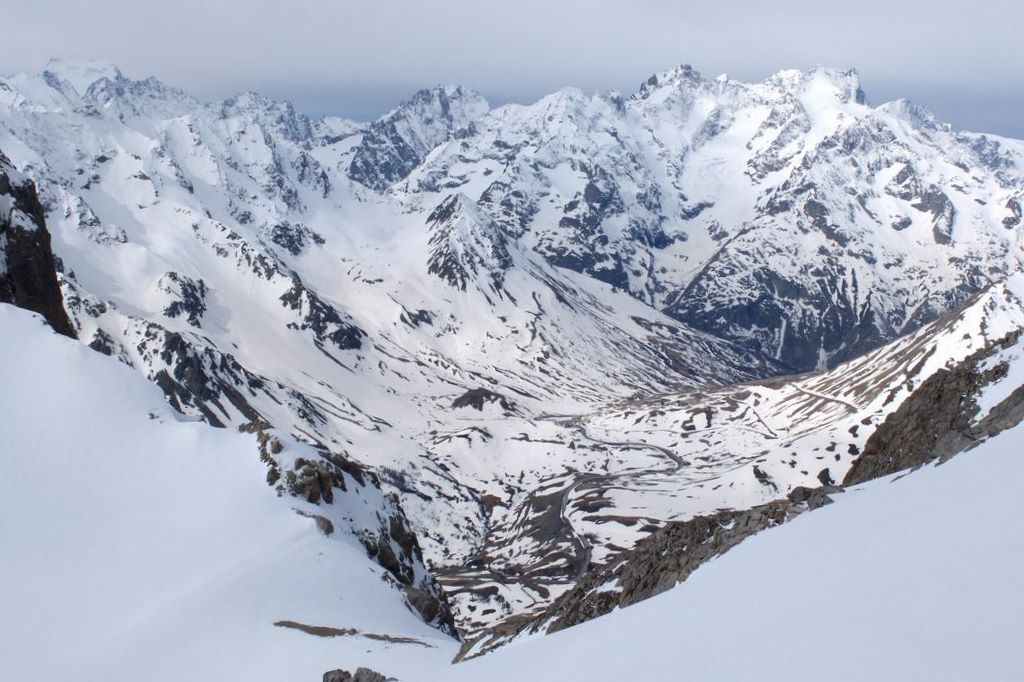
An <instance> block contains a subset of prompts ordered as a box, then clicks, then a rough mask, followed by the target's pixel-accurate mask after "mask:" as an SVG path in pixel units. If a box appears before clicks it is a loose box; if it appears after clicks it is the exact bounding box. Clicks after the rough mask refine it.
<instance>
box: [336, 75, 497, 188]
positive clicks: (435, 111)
mask: <svg viewBox="0 0 1024 682" xmlns="http://www.w3.org/2000/svg"><path fill="white" fill-rule="evenodd" d="M488 108H489V107H488V105H487V101H486V100H485V99H484V98H483V97H481V96H480V95H479V94H477V93H475V92H473V91H471V90H467V89H466V88H462V87H440V86H439V87H436V88H433V89H430V90H420V91H419V92H417V93H416V94H415V95H414V96H413V97H412V99H410V100H409V101H408V102H403V103H402V104H401V105H399V106H398V108H396V109H395V110H394V111H392V112H391V113H389V114H387V115H386V116H384V117H383V118H381V119H378V120H377V121H374V122H373V123H372V124H371V125H370V127H369V128H368V129H367V130H366V132H364V133H363V138H362V140H361V141H360V143H359V146H358V147H356V150H355V154H354V155H353V156H352V161H351V163H350V165H349V169H348V174H349V177H351V178H352V179H353V180H355V181H356V182H359V183H361V184H363V185H366V186H367V187H370V188H372V189H375V190H377V191H383V190H385V189H387V188H388V187H389V186H391V185H392V184H394V183H396V182H398V181H399V180H402V179H404V178H405V177H406V176H408V175H409V173H411V172H412V171H413V170H414V169H415V168H416V167H417V166H419V165H420V163H422V161H423V159H424V158H425V157H426V155H427V154H428V153H429V152H430V150H432V149H433V148H434V147H436V146H438V145H439V144H441V143H442V142H446V141H447V140H449V139H451V138H452V137H453V136H458V135H460V134H463V133H464V132H465V131H466V130H467V129H468V128H469V127H470V126H472V124H473V122H474V121H476V120H477V119H479V118H480V117H481V116H483V115H484V114H486V113H487V110H488Z"/></svg>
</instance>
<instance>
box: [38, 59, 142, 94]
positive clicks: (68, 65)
mask: <svg viewBox="0 0 1024 682" xmlns="http://www.w3.org/2000/svg"><path fill="white" fill-rule="evenodd" d="M42 75H43V77H44V78H47V79H48V80H50V81H51V82H54V83H60V82H62V81H63V82H66V83H69V84H70V85H71V87H73V88H74V89H75V92H76V93H77V94H78V95H84V94H85V93H86V91H87V90H88V89H89V86H90V85H92V84H93V83H95V82H96V81H98V80H101V79H104V78H107V79H109V80H111V81H117V80H121V79H123V78H124V75H123V74H122V73H121V70H120V69H119V68H117V67H116V66H114V65H113V64H111V63H109V62H104V61H98V60H88V59H50V60H49V61H48V62H47V63H46V66H45V67H44V69H43V71H42Z"/></svg>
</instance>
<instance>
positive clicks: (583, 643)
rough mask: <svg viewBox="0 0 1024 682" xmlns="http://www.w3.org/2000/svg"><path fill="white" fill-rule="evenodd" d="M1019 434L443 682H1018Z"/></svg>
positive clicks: (760, 539)
mask: <svg viewBox="0 0 1024 682" xmlns="http://www.w3.org/2000/svg"><path fill="white" fill-rule="evenodd" d="M1022 439H1024V429H1022V428H1021V427H1018V428H1016V429H1014V430H1013V431H1009V432H1006V433H1004V434H1002V435H1000V436H998V437H997V438H995V439H993V440H991V441H988V442H986V443H983V444H982V445H980V446H978V447H977V448H976V449H974V450H972V451H971V452H969V453H967V454H964V455H961V456H960V457H957V458H955V459H953V460H951V461H949V462H947V463H946V464H943V465H942V466H938V467H927V468H925V469H924V470H921V471H917V472H915V473H913V474H910V475H908V476H905V477H895V479H893V478H888V479H883V480H879V481H875V482H872V483H869V484H866V485H864V486H862V487H858V488H857V489H855V490H851V491H848V492H847V493H845V494H843V495H841V496H839V497H838V498H837V502H836V504H833V505H830V506H828V507H826V508H823V509H821V510H818V511H815V512H814V513H811V514H807V515H805V516H801V517H800V518H798V519H796V520H794V521H792V522H791V523H788V524H786V525H784V526H782V527H780V528H778V529H775V530H771V531H768V532H766V533H763V534H761V535H758V536H756V537H754V538H752V539H749V540H747V541H746V542H744V543H743V544H742V545H740V546H739V547H737V548H736V549H734V550H732V551H731V552H729V553H728V554H726V555H725V556H723V557H721V558H719V559H716V560H714V561H712V562H710V563H708V564H705V565H704V566H703V567H702V568H700V569H698V571H697V572H696V573H695V574H694V575H693V576H692V577H691V578H690V579H689V580H688V581H687V582H686V583H684V584H683V585H680V586H679V587H677V588H675V589H673V590H671V591H669V592H667V593H665V594H663V595H661V596H658V597H656V598H654V599H651V600H649V601H646V602H644V603H642V604H637V605H636V606H631V607H629V608H628V609H625V610H622V611H616V612H615V613H613V614H611V615H609V616H605V617H603V618H600V619H598V620H595V621H591V622H589V623H584V624H583V625H580V626H578V627H575V628H573V629H571V630H566V631H563V632H559V633H557V634H554V635H549V636H547V637H542V638H534V639H530V640H528V641H524V642H522V643H519V644H516V645H514V646H510V647H507V648H505V649H502V650H500V651H497V652H495V653H494V654H492V655H490V656H485V657H483V658H480V659H475V660H472V661H468V662H466V663H462V664H460V665H458V666H456V668H455V669H454V674H453V675H451V676H450V677H447V678H439V679H452V680H461V679H466V680H513V679H515V680H521V679H533V680H620V679H621V680H628V679H642V680H650V681H651V682H656V681H659V680H665V681H666V682H668V681H669V680H679V679H693V680H702V681H708V682H711V681H714V680H722V681H723V682H724V681H726V680H764V681H765V682H771V681H773V680H780V681H781V680H792V679H813V678H818V677H825V678H827V679H829V680H835V681H836V682H842V681H845V680H850V681H851V682H854V681H858V682H859V681H861V680H868V679H870V680H878V681H879V682H883V681H892V682H897V681H902V680H932V681H934V682H940V681H944V680H949V681H950V682H954V681H959V680H967V679H970V680H985V681H987V682H996V681H998V680H1014V679H1020V678H1021V676H1022V675H1024V661H1022V660H1021V658H1020V656H1019V655H1018V651H1017V649H1018V646H1017V644H1018V636H1019V631H1020V628H1019V623H1020V619H1021V615H1022V614H1024V573H1022V572H1021V571H1020V565H1021V562H1022V561H1024V539H1022V538H1021V535H1020V534H1019V533H1016V532H1013V531H1012V530H1008V528H1007V526H1006V524H1005V523H1004V522H1003V521H1005V520H1007V519H1013V518H1015V517H1016V515H1017V510H1016V507H1017V495H1016V486H1017V482H1018V481H1019V480H1020V479H1021V477H1022V476H1024V457H1022V454H1024V453H1022V448H1021V442H1022ZM410 679H413V678H410ZM423 679H428V678H427V677H424V678H423Z"/></svg>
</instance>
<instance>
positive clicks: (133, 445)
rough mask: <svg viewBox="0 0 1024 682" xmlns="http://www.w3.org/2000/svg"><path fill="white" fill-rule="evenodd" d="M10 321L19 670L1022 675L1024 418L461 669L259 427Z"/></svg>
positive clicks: (6, 628)
mask: <svg viewBox="0 0 1024 682" xmlns="http://www.w3.org/2000/svg"><path fill="white" fill-rule="evenodd" d="M0 328H2V329H3V330H4V333H3V334H0V356H2V357H4V358H5V362H4V363H3V365H2V366H0V385H3V386H4V390H3V391H2V392H0V415H2V423H3V447H2V449H0V538H2V542H0V576H2V578H3V582H4V589H3V590H2V592H0V643H2V644H0V649H2V654H3V655H2V656H0V679H3V680H17V681H19V682H36V681H38V682H50V681H52V680H66V679H78V680H102V681H103V682H122V681H123V682H139V681H146V682H159V681H162V680H167V681H171V680H174V681H175V682H181V681H188V682H207V681H209V682H214V681H220V680H228V679H231V680H244V681H245V682H262V681H264V680H265V681H267V682H271V681H273V682H292V681H294V682H301V681H305V680H314V681H315V680H319V679H320V677H321V675H322V674H323V672H324V671H327V670H329V669H333V668H338V667H341V668H346V669H349V670H354V669H355V668H356V667H358V666H367V667H371V668H374V669H376V670H379V671H380V672H382V673H385V674H387V675H389V676H393V677H395V678H397V679H399V680H401V681H402V682H413V681H423V682H428V681H429V682H435V681H439V680H452V681H454V682H458V681H461V680H466V681H467V682H469V681H471V680H472V681H474V682H480V681H483V680H487V681H493V682H501V681H503V680H510V681H511V680H517V681H518V680H538V681H543V680H559V681H567V680H570V681H571V680H653V681H657V680H666V681H667V680H681V679H685V680H695V681H700V682H706V681H712V680H730V681H732V680H790V679H819V678H821V679H828V680H833V681H842V680H851V681H853V680H857V681H860V680H930V681H937V680H966V679H971V680H992V681H997V680H1014V679H1022V678H1024V661H1022V660H1021V658H1020V656H1019V653H1018V645H1019V634H1020V622H1021V619H1022V617H1024V571H1021V570H1020V567H1021V565H1024V536H1022V535H1021V534H1020V533H1019V532H1017V531H1016V527H1015V523H1014V522H1015V520H1016V518H1017V516H1018V499H1019V495H1018V494H1017V491H1018V487H1019V485H1020V483H1019V482H1020V480H1022V477H1024V458H1022V457H1021V456H1020V455H1021V450H1022V449H1024V447H1022V443H1024V427H1017V428H1015V429H1013V430H1011V431H1008V432H1005V433H1003V434H1002V435H1000V436H998V437H997V438H996V439H993V440H991V441H989V442H986V443H984V444H982V445H980V446H979V447H977V448H976V449H974V450H972V451H970V452H968V453H966V454H963V455H961V456H959V457H956V458H954V459H953V460H951V461H949V462H948V463H946V464H944V465H942V466H938V467H926V468H924V469H923V470H921V471H918V472H915V473H913V474H912V475H909V476H903V477H889V478H887V479H882V480H878V481H875V482H872V483H870V484H866V485H863V486H860V487H858V488H856V489H852V490H850V491H848V492H847V493H845V494H841V495H838V496H836V503H835V504H833V505H830V506H828V507H825V508H822V509H820V510H817V511H815V512H814V513H811V514H805V515H801V516H800V517H798V518H797V519H795V520H794V521H792V522H791V523H787V524H785V525H783V526H781V527H779V528H777V529H774V530H771V531H769V532H765V533H761V534H759V535H757V536H755V537H753V538H751V539H749V540H747V541H746V542H744V543H742V544H741V545H740V546H739V547H737V548H736V549H734V550H732V551H730V552H729V553H728V554H726V555H724V556H722V557H720V558H718V559H715V560H713V561H711V562H709V563H708V564H705V565H704V566H702V567H701V568H700V569H698V570H697V572H696V573H695V574H694V575H693V576H692V577H691V578H690V579H689V580H688V581H687V582H685V583H684V584H682V585H680V586H679V587H677V588H675V589H673V590H671V591H669V592H667V593H665V594H663V595H661V596H659V597H656V598H654V599H651V600H648V601H646V602H644V603H641V604H639V605H636V606H633V607H630V608H628V609H624V610H621V611H617V612H614V613H613V614H611V615H610V616H607V617H604V618H600V619H597V620H594V621H591V622H588V623H584V624H583V625H580V626H577V627H575V628H572V629H569V630H566V631H563V632H560V633H557V634H554V635H550V636H546V637H535V638H530V639H527V640H524V641H521V642H516V643H513V644H512V645H510V646H507V647H505V648H502V649H500V650H499V651H497V652H495V653H493V654H491V655H488V656H485V657H483V658H479V659H475V660H471V661H468V662H465V663H462V664H458V665H455V666H452V665H451V664H450V663H449V662H450V661H451V659H452V657H453V656H454V655H455V653H456V651H457V649H458V645H457V643H456V642H454V641H453V640H450V639H447V638H445V637H444V636H443V635H441V634H439V633H438V632H437V631H435V630H433V629H431V628H429V627H428V626H426V625H424V624H423V623H422V622H421V621H420V620H419V619H418V618H417V617H416V616H415V615H413V614H412V613H411V612H409V611H408V610H407V609H406V607H405V606H404V604H403V603H402V600H401V598H400V596H399V595H398V593H397V592H396V591H394V590H393V589H391V588H390V587H389V586H388V585H387V584H386V583H385V582H384V580H383V578H382V573H383V571H381V570H380V569H379V568H378V567H377V566H376V565H375V564H373V563H372V562H371V561H370V560H369V559H367V558H366V555H365V553H364V551H363V550H362V548H361V547H360V546H359V545H358V544H357V543H356V541H355V540H354V539H353V538H351V537H350V536H347V535H345V534H344V533H340V532H339V533H336V534H334V535H332V536H331V538H330V539H328V540H325V539H324V538H323V537H322V536H321V535H320V534H319V533H318V531H317V530H316V525H315V523H314V522H313V521H312V520H310V519H308V518H304V517H302V516H300V515H298V514H289V513H287V512H284V513H282V505H284V504H292V502H291V501H288V500H281V499H278V498H277V497H276V495H275V493H274V491H273V489H271V488H269V487H267V486H266V485H265V484H263V483H262V477H263V476H264V475H265V472H266V469H265V467H264V466H263V464H262V463H260V461H259V459H258V455H257V449H256V443H255V437H253V436H248V435H243V434H240V433H237V432H235V431H233V430H227V429H225V430H217V429H212V428H210V427H209V426H207V425H205V424H202V423H196V422H193V421H182V418H181V417H180V416H178V415H176V413H174V412H173V411H172V410H171V409H170V408H169V407H168V406H167V405H166V403H165V402H164V399H163V397H162V395H161V394H160V393H159V391H158V389H156V388H155V387H154V386H152V385H150V384H148V383H147V382H145V381H144V380H143V379H142V378H141V377H139V376H138V375H137V374H136V373H134V372H133V371H132V370H130V369H129V368H126V367H124V366H122V365H120V364H119V363H117V362H116V361H114V360H112V359H110V358H105V357H103V356H101V355H99V354H97V353H93V352H92V351H90V350H89V349H87V348H85V347H84V346H82V345H79V344H76V343H75V342H73V341H71V340H68V339H65V338H62V337H59V336H56V335H54V334H53V333H52V332H50V330H49V329H48V328H47V327H45V326H44V324H43V323H42V322H41V321H40V320H39V318H37V317H35V316H33V315H30V314H29V313H26V312H25V311H22V310H16V309H14V308H11V307H10V306H4V305H0ZM68 377H73V378H74V380H73V381H69V380H68ZM298 504H299V503H298V502H295V503H294V505H293V506H295V505H298ZM281 620H290V621H295V622H298V623H303V624H308V625H318V626H327V627H333V628H339V629H347V628H353V629H357V630H359V631H361V632H363V633H372V634H386V635H390V636H400V637H408V638H414V639H415V640H417V641H409V642H404V643H396V642H392V641H386V640H381V639H374V638H368V637H365V636H361V635H358V634H355V635H347V636H338V637H320V636H316V635H313V634H307V633H306V632H303V631H301V630H297V629H294V628H281V627H275V626H274V623H275V622H276V621H281Z"/></svg>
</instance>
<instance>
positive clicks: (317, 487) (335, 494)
mask: <svg viewBox="0 0 1024 682" xmlns="http://www.w3.org/2000/svg"><path fill="white" fill-rule="evenodd" d="M239 430H240V431H242V432H244V433H252V434H255V435H256V438H257V443H258V447H259V452H260V460H261V461H263V463H264V464H266V465H267V483H268V485H271V486H273V487H275V489H276V490H277V491H278V494H285V493H287V494H289V495H292V496H293V497H296V498H299V499H302V500H305V501H306V502H308V503H310V504H314V505H321V504H323V505H334V504H335V503H336V502H337V503H338V504H339V505H344V500H345V498H346V496H351V499H352V501H351V504H353V505H360V506H363V505H365V504H372V505H373V513H372V514H371V515H370V517H371V518H374V517H375V518H376V522H375V523H374V522H372V521H371V522H370V523H369V525H368V526H366V527H357V526H353V527H352V528H351V530H352V531H353V532H354V533H355V535H356V537H357V538H358V539H359V541H360V542H361V543H362V545H363V547H364V548H365V549H366V552H367V554H368V555H369V556H370V558H371V559H373V560H375V561H376V562H377V563H378V564H379V565H380V566H381V568H383V569H384V570H386V571H387V572H388V575H390V576H391V578H392V579H393V580H394V581H395V583H396V584H397V586H398V587H399V588H400V589H401V590H402V592H403V593H404V594H405V597H406V602H407V603H408V605H409V606H410V608H412V610H413V611H415V612H416V613H417V614H419V616H420V617H421V618H423V620H424V621H426V622H427V623H430V624H431V625H434V626H436V627H438V628H439V629H441V630H442V631H444V632H447V633H449V634H453V635H454V634H456V630H455V623H454V618H453V616H452V612H451V607H450V606H449V604H448V600H447V598H446V597H445V594H444V592H443V590H442V589H441V587H440V586H439V585H438V583H437V581H436V580H435V579H434V577H433V575H431V573H430V572H429V571H428V570H427V569H426V566H425V563H424V561H423V552H422V549H421V548H420V544H419V540H418V538H417V537H416V533H415V532H414V531H413V530H412V526H411V524H410V523H409V519H408V518H407V517H406V515H405V511H404V510H403V509H402V505H401V503H400V502H399V500H398V498H397V497H396V496H394V495H388V494H386V493H385V492H384V491H383V486H382V484H381V481H380V479H379V478H378V476H377V475H376V474H375V473H374V472H373V471H370V470H369V469H367V468H366V467H364V466H362V465H361V464H359V463H358V462H355V461H354V460H352V459H350V458H348V457H347V456H345V455H343V454H340V453H337V452H331V451H329V450H327V449H326V448H316V449H315V452H316V454H317V455H319V457H318V458H317V459H312V458H309V457H294V458H292V459H290V461H289V457H288V453H287V451H286V446H285V444H284V441H283V440H282V436H280V434H278V433H275V431H274V429H273V427H272V426H271V425H270V424H269V423H268V422H267V421H265V420H263V419H262V418H257V419H254V420H252V421H251V422H248V423H246V424H243V425H241V426H240V427H239ZM359 498H361V499H359ZM371 501H372V502H371ZM298 513H299V514H301V515H302V516H306V517H308V518H311V519H313V520H314V522H315V523H316V524H317V528H318V529H319V530H320V532H322V533H323V534H324V535H325V536H330V535H332V534H333V533H334V530H335V525H334V523H332V522H331V520H330V519H329V518H327V516H326V515H323V514H317V513H313V512H308V511H303V510H298ZM361 515H362V516H366V514H365V512H364V513H362V514H361Z"/></svg>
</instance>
